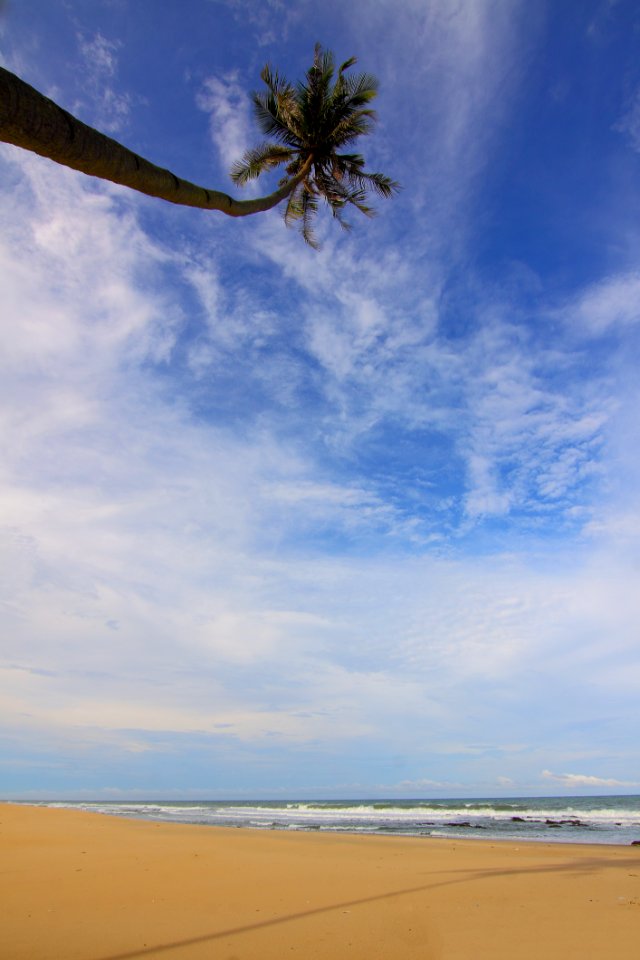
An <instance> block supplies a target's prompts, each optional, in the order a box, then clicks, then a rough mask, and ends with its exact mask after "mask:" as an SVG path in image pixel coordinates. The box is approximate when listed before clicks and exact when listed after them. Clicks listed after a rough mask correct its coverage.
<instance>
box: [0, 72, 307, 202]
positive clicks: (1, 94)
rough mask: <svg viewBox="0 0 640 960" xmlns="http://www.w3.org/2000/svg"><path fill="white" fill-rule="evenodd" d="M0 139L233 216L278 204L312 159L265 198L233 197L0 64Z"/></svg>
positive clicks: (164, 196)
mask: <svg viewBox="0 0 640 960" xmlns="http://www.w3.org/2000/svg"><path fill="white" fill-rule="evenodd" d="M0 140H4V141H5V142H6V143H12V144H15V146H17V147H23V148H24V149H25V150H31V151H32V152H33V153H39V154H40V156H43V157H48V158H49V159H50V160H55V162H56V163H60V164H63V165H64V166H66V167H72V168H73V169H74V170H80V171H81V172H82V173H86V174H87V175H88V176H91V177H100V178H101V179H102V180H111V182H112V183H120V184H122V185H123V186H125V187H131V189H132V190H137V191H138V192H139V193H146V194H147V195H148V196H150V197H159V198H160V199H161V200H168V201H169V202H170V203H177V204H180V205H182V206H187V207H200V208H202V209H204V210H219V211H221V212H222V213H226V214H227V216H229V217H247V216H249V215H250V214H253V213H262V212H263V211H264V210H270V209H271V208H272V207H275V206H277V204H279V203H280V201H281V200H284V199H285V197H288V196H289V194H290V193H291V191H292V190H293V189H294V188H295V187H296V186H297V184H298V183H300V181H301V180H303V179H304V177H305V176H306V175H307V173H308V172H309V169H310V167H311V162H312V158H311V157H309V159H308V160H307V162H306V163H305V165H304V167H303V168H302V170H300V172H299V173H298V174H297V175H296V176H295V177H292V179H291V180H289V181H288V182H287V183H286V184H285V185H284V186H283V187H280V189H279V190H276V191H275V192H274V193H270V194H269V195H268V196H266V197H257V198H256V199H254V200H234V199H233V197H230V196H228V195H227V194H226V193H221V192H220V191H219V190H209V189H207V188H205V187H199V186H197V184H195V183H190V182H189V181H188V180H182V179H181V178H180V177H177V176H176V175H175V174H174V173H171V171H170V170H165V169H163V168H162V167H157V166H156V165H155V164H154V163H150V162H149V160H145V159H144V157H140V156H138V154H137V153H133V152H132V151H131V150H128V149H127V148H126V147H123V146H122V144H121V143H118V141H117V140H112V139H111V137H107V136H105V135H104V134H103V133H99V132H98V131H97V130H94V129H93V127H89V126H87V125H86V124H85V123H82V121H81V120H78V119H77V118H76V117H74V116H72V115H71V114H70V113H67V111H66V110H63V109H62V107H59V106H58V105H57V104H56V103H54V102H53V100H49V98H48V97H45V96H43V94H41V93H39V92H38V91H37V90H36V89H35V88H34V87H31V86H29V84H28V83H25V82H24V80H21V79H20V77H17V76H16V75H15V74H14V73H10V72H9V70H5V69H4V68H3V67H0Z"/></svg>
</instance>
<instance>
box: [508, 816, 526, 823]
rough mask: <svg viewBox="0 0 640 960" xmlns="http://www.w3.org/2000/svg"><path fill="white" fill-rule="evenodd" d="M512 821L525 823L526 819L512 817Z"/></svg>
mask: <svg viewBox="0 0 640 960" xmlns="http://www.w3.org/2000/svg"><path fill="white" fill-rule="evenodd" d="M511 822H512V823H524V822H525V819H524V817H511Z"/></svg>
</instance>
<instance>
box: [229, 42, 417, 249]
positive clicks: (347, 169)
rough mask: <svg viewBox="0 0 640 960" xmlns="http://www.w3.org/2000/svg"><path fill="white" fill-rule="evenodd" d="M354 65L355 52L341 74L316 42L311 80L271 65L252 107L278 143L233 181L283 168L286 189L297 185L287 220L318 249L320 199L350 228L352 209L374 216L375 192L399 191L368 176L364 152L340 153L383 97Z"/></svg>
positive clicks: (248, 161)
mask: <svg viewBox="0 0 640 960" xmlns="http://www.w3.org/2000/svg"><path fill="white" fill-rule="evenodd" d="M354 63H356V58H355V57H351V59H350V60H347V61H346V62H345V63H343V64H342V66H341V67H340V68H339V70H338V72H337V75H336V73H335V63H334V59H333V54H332V53H331V52H330V51H328V50H327V51H323V50H322V47H321V46H320V44H316V48H315V55H314V60H313V66H312V67H311V68H310V69H309V70H308V71H307V74H306V78H305V82H304V83H299V84H298V85H297V86H295V87H294V86H292V85H291V84H290V83H289V82H288V81H287V80H285V79H283V78H282V77H281V76H280V75H279V74H278V73H275V72H273V71H272V70H271V68H270V66H268V65H267V66H266V67H265V68H264V70H263V71H262V74H261V78H262V80H263V81H264V83H265V85H266V88H267V89H266V90H265V91H263V92H261V93H254V94H253V104H254V109H255V116H256V120H257V122H258V125H259V127H260V129H261V130H262V132H263V133H264V134H266V135H267V136H268V137H272V138H273V140H270V141H266V142H265V143H262V144H260V146H258V147H256V148H255V149H253V150H249V151H248V152H247V153H246V154H245V156H244V157H243V159H242V160H240V161H239V162H237V163H236V164H234V166H233V168H232V170H231V177H232V179H233V181H234V182H235V183H237V184H244V183H247V182H248V181H249V180H251V179H253V178H254V177H258V176H259V175H260V174H261V173H263V172H264V171H265V170H271V169H273V168H275V167H279V166H284V168H285V172H286V176H285V177H284V178H283V179H282V180H281V181H280V187H281V188H283V187H285V186H289V187H291V189H290V192H289V194H288V197H287V204H286V207H285V211H284V219H285V223H287V224H292V223H294V222H296V221H299V222H300V229H301V232H302V236H303V237H304V239H305V240H306V241H307V243H309V244H311V245H312V246H316V242H315V239H314V236H313V230H312V222H313V218H314V217H315V215H316V213H317V211H318V203H319V200H320V198H323V199H324V200H325V201H326V203H327V204H328V205H329V207H330V209H331V212H332V214H333V216H334V217H335V218H336V219H337V220H338V221H339V223H340V224H341V226H343V227H345V228H346V229H349V227H350V225H349V223H348V221H346V220H345V219H344V217H343V212H344V210H345V208H348V207H349V206H352V207H355V208H356V209H357V210H360V212H361V213H364V214H366V215H367V216H372V215H373V210H372V209H371V207H369V206H368V205H367V202H366V201H367V195H368V192H369V191H370V190H372V191H373V192H374V193H377V194H378V195H379V196H381V197H390V196H391V195H392V194H393V193H394V192H395V191H396V190H397V189H398V184H397V183H395V182H394V181H393V180H391V179H390V178H389V177H386V176H384V175H383V174H381V173H368V172H367V171H366V170H365V169H364V163H365V161H364V158H363V157H362V156H361V155H360V154H358V153H339V152H338V151H339V150H342V149H344V148H345V147H347V148H349V147H351V145H352V144H353V143H354V141H355V140H357V139H358V137H361V136H364V135H365V134H368V133H370V132H371V130H372V128H373V125H374V123H375V121H376V114H375V111H373V110H372V109H371V107H370V106H369V104H370V103H371V101H372V100H373V99H374V98H375V97H376V95H377V92H378V83H377V80H376V78H375V77H373V76H371V75H370V74H367V73H360V74H355V75H354V74H349V75H347V74H346V71H347V70H348V69H349V68H350V67H352V66H353V65H354ZM334 77H335V79H334Z"/></svg>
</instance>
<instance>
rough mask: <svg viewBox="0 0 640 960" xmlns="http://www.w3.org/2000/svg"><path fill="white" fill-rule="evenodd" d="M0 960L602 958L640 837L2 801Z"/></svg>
mask: <svg viewBox="0 0 640 960" xmlns="http://www.w3.org/2000/svg"><path fill="white" fill-rule="evenodd" d="M0 862H1V866H0V876H1V882H0V955H1V956H2V957H3V960H45V958H47V960H49V958H50V960H76V958H77V960H80V958H81V960H125V958H127V960H128V958H132V960H133V958H137V957H140V958H151V957H161V958H167V960H196V958H208V960H211V958H221V960H222V958H224V960H258V958H260V960H271V958H273V960H276V958H278V960H282V958H283V957H289V956H291V957H295V956H297V957H302V958H305V960H313V958H342V957H345V958H347V957H348V958H353V960H377V958H394V960H405V958H406V960H408V958H421V960H430V958H446V960H457V958H460V960H463V958H464V960H478V958H487V960H489V958H491V960H529V958H530V960H534V958H535V960H539V958H541V957H545V958H556V957H557V958H562V960H585V958H593V960H596V958H598V960H604V958H612V960H613V958H618V957H620V958H622V957H632V956H634V955H635V951H637V949H638V943H639V942H640V848H638V847H611V846H581V845H567V844H542V843H540V844H538V843H535V844H534V843H528V844H527V843H521V844H511V843H484V842H475V841H462V842H458V841H455V842H454V841H448V840H433V839H428V840H423V839H412V838H407V837H403V838H392V837H363V836H350V835H335V834H315V833H314V834H309V833H287V832H275V831H252V830H241V829H229V830H227V829H221V828H211V827H199V826H185V825H174V824H169V825H167V824H160V823H150V822H141V821H135V820H126V819H120V818H116V817H108V816H103V815H100V814H92V813H84V812H78V811H74V810H66V809H47V808H41V807H29V806H20V805H13V804H2V805H0Z"/></svg>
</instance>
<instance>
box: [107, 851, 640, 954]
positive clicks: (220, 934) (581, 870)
mask: <svg viewBox="0 0 640 960" xmlns="http://www.w3.org/2000/svg"><path fill="white" fill-rule="evenodd" d="M623 863H624V865H625V866H632V867H636V868H638V867H640V856H638V857H633V858H629V859H628V860H626V859H625V860H624V861H622V860H620V859H613V858H607V857H590V858H589V859H584V860H583V859H579V860H568V861H566V862H565V863H558V864H554V865H552V866H541V867H529V868H527V867H514V868H512V869H508V870H505V869H499V870H498V869H497V870H469V869H465V870H461V871H456V870H447V871H446V873H448V874H453V876H452V877H450V879H447V880H438V879H434V881H433V882H431V883H425V884H421V885H420V886H416V887H406V888H404V889H400V890H387V891H385V892H384V893H378V894H374V895H373V896H369V897H362V898H360V899H357V900H343V901H341V902H340V903H330V904H326V905H325V906H323V907H313V908H312V909H310V910H301V911H299V912H298V913H289V914H283V915H282V916H278V917H272V918H271V919H270V920H260V921H258V922H257V923H248V924H246V925H245V926H241V927H227V928H226V929H224V930H217V931H215V932H214V933H206V934H202V935H200V936H198V937H190V938H188V939H186V940H176V941H174V942H172V943H160V944H155V945H154V946H151V947H143V948H141V949H137V950H130V951H126V952H125V953H117V954H112V955H111V956H108V957H106V956H102V957H95V958H94V960H135V958H136V957H145V956H149V955H151V954H159V953H169V952H170V951H171V950H179V949H181V948H183V947H190V946H195V945H196V944H199V943H207V942H214V941H215V940H223V939H224V938H226V937H233V936H237V935H238V934H242V933H247V932H248V931H250V930H259V929H261V928H266V927H275V926H278V925H279V924H283V923H292V922H293V921H295V920H303V919H304V918H306V917H314V916H318V915H320V914H323V913H331V911H333V910H343V909H344V908H345V907H357V906H359V905H361V904H364V903H375V902H376V901H380V900H388V899H391V898H393V897H403V896H407V895H408V894H411V893H421V892H424V891H427V890H435V889H437V888H438V887H447V886H451V885H453V884H457V883H472V882H474V881H479V880H491V879H494V878H497V877H516V876H521V875H527V874H528V875H530V876H531V875H536V874H550V873H568V874H573V875H575V876H581V875H584V874H589V873H595V872H596V871H599V870H604V869H606V868H607V867H620V866H621V865H622V864H623ZM456 873H463V874H464V876H462V877H458V876H455V874H456Z"/></svg>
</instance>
